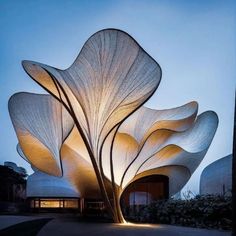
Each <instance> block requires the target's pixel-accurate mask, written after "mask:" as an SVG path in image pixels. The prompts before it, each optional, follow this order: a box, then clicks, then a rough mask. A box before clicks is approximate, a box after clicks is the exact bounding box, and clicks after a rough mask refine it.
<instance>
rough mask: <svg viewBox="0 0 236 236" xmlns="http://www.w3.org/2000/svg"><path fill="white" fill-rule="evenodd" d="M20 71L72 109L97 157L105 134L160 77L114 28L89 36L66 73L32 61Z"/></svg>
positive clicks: (142, 53)
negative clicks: (23, 71)
mask: <svg viewBox="0 0 236 236" xmlns="http://www.w3.org/2000/svg"><path fill="white" fill-rule="evenodd" d="M23 67H24V69H25V70H26V71H27V73H28V74H29V75H30V76H31V77H33V79H34V80H36V81H37V82H38V83H40V84H41V85H42V86H43V87H45V88H46V89H47V90H48V91H50V92H51V93H52V94H54V95H55V96H56V97H57V98H58V99H60V100H62V101H63V102H64V105H65V106H68V107H70V109H71V110H73V111H72V113H74V114H73V115H74V116H75V119H76V120H77V121H78V122H79V124H80V126H81V128H82V130H83V133H84V134H85V136H86V139H87V141H88V143H89V145H90V148H91V149H92V151H93V153H94V156H95V158H96V159H97V158H98V156H99V151H100V148H101V146H102V143H103V141H104V139H105V138H106V136H107V134H108V133H109V132H110V131H111V130H112V128H113V127H115V126H116V125H117V124H118V123H119V122H121V121H122V120H123V119H124V118H125V117H127V116H128V115H129V114H130V113H132V112H133V111H134V110H135V109H137V108H138V107H139V106H140V105H141V104H143V103H144V102H145V101H146V100H147V99H148V98H149V97H150V96H151V95H152V94H153V92H154V91H155V90H156V88H157V86H158V85H159V82H160V79H161V69H160V66H159V65H158V64H157V63H156V62H155V61H154V60H153V59H152V58H151V57H150V56H149V55H148V54H147V53H146V52H145V51H144V50H143V49H142V48H141V47H140V46H139V45H138V43H137V42H136V41H135V40H134V39H133V38H132V37H130V36H129V35H128V34H127V33H125V32H122V31H120V30H115V29H107V30H102V31H99V32H97V33H95V34H94V35H92V36H91V37H90V38H89V39H88V40H87V42H86V43H85V45H84V46H83V48H82V50H81V52H80V54H79V56H78V57H77V59H76V60H75V62H74V63H73V64H72V66H71V67H69V68H68V69H66V70H59V69H55V68H53V67H49V66H46V65H43V64H40V63H35V62H30V61H24V62H23Z"/></svg>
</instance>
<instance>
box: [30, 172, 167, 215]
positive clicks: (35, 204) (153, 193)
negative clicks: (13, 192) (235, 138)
mask: <svg viewBox="0 0 236 236" xmlns="http://www.w3.org/2000/svg"><path fill="white" fill-rule="evenodd" d="M168 197H169V180H168V177H166V176H163V175H153V176H148V177H143V178H141V179H138V180H137V181H134V182H133V183H131V184H130V185H129V186H128V187H127V188H126V189H125V191H124V192H123V194H122V196H121V202H120V204H121V207H122V210H123V213H124V214H125V215H129V214H130V213H131V212H135V211H136V210H138V209H139V207H140V206H145V205H149V204H151V203H152V202H154V201H157V200H159V199H167V198H168ZM28 201H29V204H30V208H31V210H32V211H33V212H77V213H80V214H82V215H84V214H85V215H89V214H95V215H103V214H104V212H105V206H104V202H103V201H102V200H101V199H87V198H79V197H78V198H75V197H50V196H47V197H45V196H44V197H30V198H28Z"/></svg>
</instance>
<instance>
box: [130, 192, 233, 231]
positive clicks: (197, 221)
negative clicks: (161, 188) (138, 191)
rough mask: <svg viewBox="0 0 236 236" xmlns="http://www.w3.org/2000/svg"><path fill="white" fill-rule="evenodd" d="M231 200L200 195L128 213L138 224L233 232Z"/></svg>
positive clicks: (154, 204) (143, 207) (228, 197)
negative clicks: (158, 224)
mask: <svg viewBox="0 0 236 236" xmlns="http://www.w3.org/2000/svg"><path fill="white" fill-rule="evenodd" d="M231 200H232V198H231V197H230V196H221V195H201V196H200V195H198V196H196V197H194V198H192V199H187V200H174V199H168V200H159V201H157V202H154V203H152V204H151V205H149V206H138V207H136V208H135V209H134V208H132V210H129V212H131V213H132V214H129V215H126V218H127V219H130V220H133V221H136V222H148V223H162V224H174V225H182V226H190V227H199V228H214V229H226V230H230V229H231V227H232V206H231Z"/></svg>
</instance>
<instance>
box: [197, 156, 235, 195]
mask: <svg viewBox="0 0 236 236" xmlns="http://www.w3.org/2000/svg"><path fill="white" fill-rule="evenodd" d="M231 189H232V155H228V156H226V157H223V158H221V159H219V160H217V161H215V162H213V163H212V164H210V165H208V166H207V167H206V168H205V169H204V170H203V172H202V174H201V179H200V194H225V193H227V194H230V193H231Z"/></svg>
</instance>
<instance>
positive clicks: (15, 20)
mask: <svg viewBox="0 0 236 236" xmlns="http://www.w3.org/2000/svg"><path fill="white" fill-rule="evenodd" d="M235 8H236V4H235V3H234V1H227V0H226V1H217V0H214V1H210V0H206V1H200V0H199V1H187V0H186V1H181V0H177V1H167V0H163V1H161V0H160V1H159V0H156V1H154V0H153V1H151V0H149V1H148V0H139V1H138V0H126V1H112V0H97V1H79V0H77V1H76V0H74V1H70V0H68V1H66V0H64V1H62V0H50V1H48V0H38V1H26V0H21V1H18V0H15V1H14V0H1V1H0V31H1V34H0V81H1V84H0V164H2V163H3V162H4V161H7V160H8V161H14V162H16V163H17V164H18V165H20V166H24V167H25V168H26V169H27V171H28V172H29V173H32V170H31V168H30V166H29V165H28V164H27V163H26V162H25V161H24V160H23V159H21V158H20V156H19V155H18V154H17V152H16V144H17V138H16V135H15V132H14V130H13V127H12V124H11V121H10V117H9V114H8V108H7V102H8V99H9V97H10V96H11V95H12V94H13V93H16V92H19V91H28V92H35V93H45V91H44V90H43V89H41V87H40V86H39V85H37V84H36V83H35V82H34V81H33V80H32V79H30V78H29V76H28V75H27V74H26V73H25V72H24V71H23V69H22V66H21V61H22V60H24V59H27V60H34V61H38V62H43V63H45V64H49V65H52V66H55V67H58V68H62V69H64V68H66V67H68V66H69V65H70V64H71V63H72V62H73V60H74V59H75V57H76V56H77V54H78V53H79V51H80V49H81V47H82V46H83V44H84V42H85V41H86V40H87V38H88V37H89V36H91V35H92V34H93V33H95V32H96V31H98V30H101V29H104V28H118V29H121V30H124V31H126V32H128V33H129V34H131V35H132V36H133V37H134V38H135V39H136V40H137V41H138V42H139V44H140V45H141V46H142V47H143V48H144V49H145V50H146V51H147V52H148V53H149V54H150V55H151V56H152V57H153V58H155V59H156V60H157V61H158V63H159V64H160V65H161V67H162V70H163V77H162V81H161V84H160V86H159V89H158V90H157V91H156V93H155V94H154V95H153V97H152V98H151V99H150V100H149V101H148V103H147V106H149V107H151V108H156V109H164V108H172V107H176V106H180V105H183V104H185V103H187V102H189V101H192V100H196V101H197V102H198V103H199V112H203V111H206V110H214V111H215V112H217V114H218V116H219V120H220V123H219V127H218V130H217V133H216V136H215V138H214V140H213V142H212V145H211V146H210V149H209V151H208V153H207V155H206V156H205V159H204V160H203V161H202V163H201V165H200V166H199V168H198V169H197V170H196V172H195V173H194V175H193V176H192V178H191V179H190V181H189V182H188V183H187V185H186V187H185V190H186V189H191V190H192V191H193V192H198V184H199V177H200V173H201V171H202V170H203V168H204V167H205V166H206V165H208V164H209V163H211V162H213V161H215V160H217V159H219V158H221V157H223V156H226V155H228V154H230V153H232V134H233V111H234V93H235V81H236V79H235V78H236V68H235V65H236V19H235V17H236V11H235Z"/></svg>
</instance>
